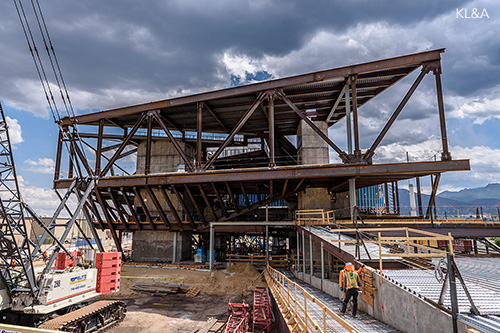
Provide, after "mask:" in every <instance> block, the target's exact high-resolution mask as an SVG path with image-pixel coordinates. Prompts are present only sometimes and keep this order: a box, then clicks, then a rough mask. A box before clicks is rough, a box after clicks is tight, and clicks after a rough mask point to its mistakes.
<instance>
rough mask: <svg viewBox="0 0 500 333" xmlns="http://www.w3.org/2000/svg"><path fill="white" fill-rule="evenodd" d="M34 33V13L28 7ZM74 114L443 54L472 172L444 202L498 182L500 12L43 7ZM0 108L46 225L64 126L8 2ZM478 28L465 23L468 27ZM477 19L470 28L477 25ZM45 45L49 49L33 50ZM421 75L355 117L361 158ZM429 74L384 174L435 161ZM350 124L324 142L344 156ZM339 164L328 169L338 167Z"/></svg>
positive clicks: (437, 7)
mask: <svg viewBox="0 0 500 333" xmlns="http://www.w3.org/2000/svg"><path fill="white" fill-rule="evenodd" d="M22 3H23V5H24V7H25V10H26V11H27V15H28V19H29V20H30V23H31V25H32V28H33V29H35V28H37V26H36V21H35V20H34V18H33V17H32V16H30V15H31V14H30V13H31V11H30V10H31V3H30V2H28V1H26V0H23V2H22ZM40 4H41V6H42V9H43V13H44V15H45V20H46V23H47V26H48V28H49V31H50V33H51V37H52V41H53V43H54V46H55V48H56V52H57V56H58V58H59V62H60V65H61V68H62V71H63V74H64V78H65V81H66V84H67V86H68V89H69V92H70V95H71V98H72V102H73V105H74V107H75V108H76V111H77V112H78V113H87V112H91V111H97V110H105V109H109V108H113V107H119V106H125V105H130V104H134V103H142V102H148V101H154V100H160V99H164V98H167V97H172V96H178V95H185V94H191V93H195V92H201V91H207V90H213V89H218V88H224V87H229V86H231V85H232V84H235V83H238V84H244V83H248V82H251V81H254V80H258V79H262V78H264V79H268V78H279V77H283V76H289V75H295V74H301V73H306V72H311V71H318V70H322V69H328V68H334V67H339V66H343V65H350V64H355V63H359V62H364V61H371V60H376V59H381V58H388V57H393V56H399V55H404V54H408V53H413V52H420V51H425V50H431V49H438V48H446V52H445V53H444V54H443V55H442V64H443V88H444V100H445V109H446V116H447V125H448V135H449V144H450V151H451V154H452V157H453V158H455V159H460V158H468V159H470V160H471V165H472V171H471V172H467V173H464V172H461V173H450V174H445V175H444V176H443V177H442V186H441V190H445V189H452V190H457V189H461V188H465V187H478V186H484V185H487V184H488V183H491V182H500V135H499V134H498V132H499V129H500V80H499V77H500V19H499V16H500V4H499V3H498V1H493V0H485V1H444V0H443V1H434V0H424V1H384V0H380V1H372V0H352V1H333V0H332V1H326V0H323V1H321V0H318V1H290V0H288V1H285V0H281V1H264V0H257V1H245V0H240V1H234V0H225V1H224V0H212V1H194V0H178V1H131V0H122V1H97V0H86V1H71V0H69V1H68V0H52V1H43V0H40ZM0 12H1V13H2V14H3V15H2V20H1V21H0V49H1V50H2V53H1V55H2V56H1V57H0V75H1V76H0V100H1V102H2V105H3V107H4V111H5V112H6V114H7V116H8V117H9V118H8V121H9V124H10V128H11V131H12V132H13V133H12V137H13V139H12V140H13V143H14V145H15V150H14V154H15V160H16V165H17V170H18V173H19V174H20V175H21V177H22V184H23V185H22V186H23V194H24V196H25V198H26V200H27V201H28V202H30V203H31V204H32V205H33V206H35V207H36V208H38V209H40V210H41V214H50V213H51V212H52V208H51V206H53V205H54V203H55V202H56V200H54V195H53V194H52V192H51V185H52V184H51V180H52V173H53V166H54V158H55V147H56V140H57V127H56V125H55V124H54V123H53V121H52V119H51V116H50V114H49V110H48V108H47V103H46V101H45V97H44V94H43V91H42V88H41V85H40V82H39V81H38V77H37V74H36V71H35V67H34V64H33V61H32V59H31V56H30V53H29V50H28V48H27V43H26V41H25V38H24V35H23V32H22V29H21V25H20V23H19V20H18V17H17V13H16V10H15V7H14V4H13V2H10V1H2V2H1V3H0ZM468 17H470V18H468ZM473 17H474V18H473ZM39 46H41V42H39ZM413 79H414V76H412V77H408V78H407V79H405V80H404V81H403V82H402V83H401V84H399V85H397V86H395V87H393V88H391V89H390V90H388V91H387V92H386V93H384V94H382V95H381V96H379V97H377V98H376V99H375V100H373V101H372V102H371V103H369V104H367V105H366V106H365V107H363V108H361V109H360V122H361V124H360V132H361V137H362V138H363V140H362V142H361V143H362V148H364V149H366V148H368V146H369V145H370V143H371V142H372V141H373V139H374V138H375V137H376V135H377V134H378V132H379V131H380V129H381V126H383V124H384V122H385V121H386V119H387V118H388V117H389V116H390V114H391V113H392V111H393V110H394V109H395V107H396V106H397V104H398V102H399V99H400V98H401V97H402V96H403V94H404V93H405V92H406V90H407V89H408V87H409V86H410V85H411V83H412V81H413ZM437 120H438V118H437V107H436V97H435V90H434V79H433V76H432V75H428V76H427V77H426V79H425V80H424V81H423V83H422V85H421V86H420V87H419V89H418V90H417V92H416V94H415V95H414V96H413V98H412V100H411V101H410V103H409V104H408V106H407V108H406V109H405V110H404V111H403V113H402V114H401V116H400V118H398V121H397V122H396V124H395V126H394V128H392V129H391V131H390V132H389V134H388V135H387V137H386V138H385V139H384V141H383V142H382V145H381V147H380V148H379V151H378V153H377V155H376V156H375V161H376V162H384V161H394V160H396V161H405V160H406V152H407V151H408V152H409V156H410V159H411V160H415V161H417V160H420V161H425V160H433V159H434V156H435V155H436V154H437V156H438V159H439V154H440V152H439V149H440V135H439V127H438V121H437ZM344 127H345V124H343V123H339V124H337V125H335V126H333V127H332V128H331V129H330V136H331V137H332V138H333V139H334V141H335V142H338V143H339V145H340V146H345V131H344ZM334 158H335V157H334V156H332V159H334Z"/></svg>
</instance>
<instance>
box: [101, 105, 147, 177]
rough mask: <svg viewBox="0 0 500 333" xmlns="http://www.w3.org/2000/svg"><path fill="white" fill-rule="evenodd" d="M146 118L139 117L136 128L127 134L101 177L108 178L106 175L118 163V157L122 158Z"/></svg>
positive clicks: (143, 115) (143, 116)
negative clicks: (124, 150)
mask: <svg viewBox="0 0 500 333" xmlns="http://www.w3.org/2000/svg"><path fill="white" fill-rule="evenodd" d="M145 117H146V115H145V114H142V115H141V116H140V117H139V119H138V120H137V122H136V123H135V125H134V127H133V128H132V130H131V131H130V132H129V133H128V134H127V136H126V137H125V139H124V140H123V142H122V143H121V145H120V147H118V149H117V150H116V152H115V153H114V154H113V156H112V157H111V159H110V160H109V162H108V164H107V165H106V166H105V167H104V169H103V170H102V172H101V177H104V176H106V173H108V171H109V169H110V168H111V166H112V165H113V164H114V163H115V162H116V159H117V158H118V156H120V154H121V153H122V151H123V149H125V147H126V146H127V144H128V142H129V141H130V139H131V138H132V136H133V135H134V134H135V132H137V130H138V129H139V126H140V125H141V123H142V121H143V120H144V118H145Z"/></svg>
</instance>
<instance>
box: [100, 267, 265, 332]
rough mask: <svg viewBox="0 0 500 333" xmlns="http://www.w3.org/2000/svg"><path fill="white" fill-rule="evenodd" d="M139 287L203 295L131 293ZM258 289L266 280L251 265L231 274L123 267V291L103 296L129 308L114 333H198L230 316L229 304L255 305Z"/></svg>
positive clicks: (224, 272) (230, 270)
mask: <svg viewBox="0 0 500 333" xmlns="http://www.w3.org/2000/svg"><path fill="white" fill-rule="evenodd" d="M138 283H170V284H181V285H184V286H189V287H193V286H196V287H199V288H200V290H201V291H200V294H199V295H198V296H196V297H186V296H185V295H184V294H172V295H168V296H163V297H162V296H154V297H153V296H148V295H145V294H141V293H138V292H135V291H133V290H131V289H130V288H131V287H132V286H133V285H134V284H138ZM255 286H261V287H266V286H267V285H266V283H265V280H264V278H263V276H262V275H261V274H260V273H259V272H258V271H257V270H256V269H255V268H254V267H253V266H252V265H250V264H237V265H235V266H233V267H231V268H229V269H227V270H221V271H216V272H213V274H212V273H211V272H208V271H194V270H186V269H166V268H151V267H134V266H127V265H125V266H123V267H122V273H121V286H120V291H119V292H118V293H116V294H112V295H107V296H103V298H106V299H120V300H122V301H124V302H125V303H126V304H127V315H126V317H125V319H124V321H123V322H121V323H120V324H118V325H117V326H115V327H113V328H111V329H110V330H109V331H108V332H110V333H123V332H127V333H142V332H144V333H145V332H167V333H169V332H194V331H195V330H196V329H200V328H202V327H203V326H204V324H205V323H206V321H207V320H208V318H209V317H213V316H218V315H222V314H224V313H226V312H227V303H228V301H229V300H231V301H232V302H238V303H239V302H241V301H243V300H245V301H246V302H247V303H251V302H252V290H253V288H254V287H255Z"/></svg>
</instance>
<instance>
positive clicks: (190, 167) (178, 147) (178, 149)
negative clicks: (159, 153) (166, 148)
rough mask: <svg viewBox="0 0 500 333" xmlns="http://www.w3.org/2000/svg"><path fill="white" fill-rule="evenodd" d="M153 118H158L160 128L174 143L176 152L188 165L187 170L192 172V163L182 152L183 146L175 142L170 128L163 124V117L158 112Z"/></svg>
mask: <svg viewBox="0 0 500 333" xmlns="http://www.w3.org/2000/svg"><path fill="white" fill-rule="evenodd" d="M153 116H154V117H155V118H156V121H157V122H158V124H159V125H160V127H161V128H162V129H163V131H164V132H165V133H166V134H167V136H168V138H169V139H170V142H172V145H173V146H174V148H175V150H177V152H178V153H179V155H180V156H181V158H182V160H183V161H184V163H185V164H186V167H187V169H188V170H189V171H192V170H193V165H192V164H191V162H190V161H189V159H188V158H187V156H186V154H185V153H184V151H183V150H182V148H181V146H179V143H178V142H177V140H175V138H174V136H173V135H172V133H171V132H170V130H169V129H168V127H167V126H166V125H165V123H164V122H163V120H162V117H161V116H160V115H158V114H157V112H155V113H153Z"/></svg>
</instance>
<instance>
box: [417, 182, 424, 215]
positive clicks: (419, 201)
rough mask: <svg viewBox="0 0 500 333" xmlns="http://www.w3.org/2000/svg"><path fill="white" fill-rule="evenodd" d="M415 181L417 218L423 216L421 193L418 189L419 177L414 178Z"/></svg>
mask: <svg viewBox="0 0 500 333" xmlns="http://www.w3.org/2000/svg"><path fill="white" fill-rule="evenodd" d="M416 181H417V202H418V216H423V215H424V213H423V212H422V192H421V189H420V177H416Z"/></svg>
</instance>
